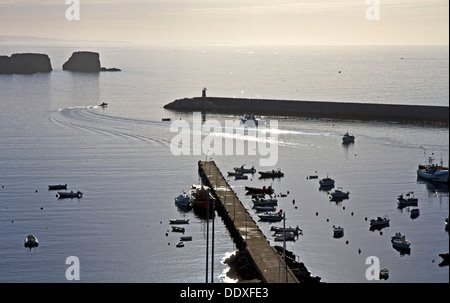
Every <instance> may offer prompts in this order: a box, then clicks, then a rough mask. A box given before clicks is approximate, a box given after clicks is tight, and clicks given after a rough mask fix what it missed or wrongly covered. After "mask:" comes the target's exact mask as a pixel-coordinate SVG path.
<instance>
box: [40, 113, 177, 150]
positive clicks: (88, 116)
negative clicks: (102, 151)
mask: <svg viewBox="0 0 450 303" xmlns="http://www.w3.org/2000/svg"><path fill="white" fill-rule="evenodd" d="M98 108H100V106H73V107H68V108H62V109H59V110H58V111H56V112H54V113H52V114H51V115H50V117H49V119H50V121H51V122H52V123H54V124H56V125H60V126H64V127H68V128H72V129H80V130H83V131H87V132H92V133H97V134H101V135H105V136H112V137H117V138H122V139H132V140H134V141H137V142H142V143H152V144H157V145H161V146H169V145H170V138H164V134H170V132H169V131H168V130H167V124H164V123H161V122H157V121H151V120H139V119H132V118H126V117H117V116H110V115H106V114H100V113H98V112H96V110H97V109H98Z"/></svg>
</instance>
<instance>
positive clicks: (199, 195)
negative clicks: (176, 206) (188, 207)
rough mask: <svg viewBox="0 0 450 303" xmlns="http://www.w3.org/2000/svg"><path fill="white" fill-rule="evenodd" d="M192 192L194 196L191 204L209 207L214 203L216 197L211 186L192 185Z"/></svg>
mask: <svg viewBox="0 0 450 303" xmlns="http://www.w3.org/2000/svg"><path fill="white" fill-rule="evenodd" d="M190 194H191V196H192V200H191V204H192V206H193V207H195V208H205V209H206V208H208V205H209V206H210V207H212V206H211V204H212V203H214V197H213V195H212V194H211V191H210V188H209V187H207V186H204V185H192V186H191V191H190Z"/></svg>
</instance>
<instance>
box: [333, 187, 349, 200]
mask: <svg viewBox="0 0 450 303" xmlns="http://www.w3.org/2000/svg"><path fill="white" fill-rule="evenodd" d="M349 194H350V193H349V192H348V191H347V192H344V191H343V190H342V187H338V188H337V189H336V190H335V191H333V192H332V193H330V195H331V199H332V200H333V199H334V200H343V199H348V196H349Z"/></svg>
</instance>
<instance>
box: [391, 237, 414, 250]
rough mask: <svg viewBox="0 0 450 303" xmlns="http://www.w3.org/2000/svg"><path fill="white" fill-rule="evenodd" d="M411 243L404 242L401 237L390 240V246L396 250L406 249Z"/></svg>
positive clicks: (403, 238)
mask: <svg viewBox="0 0 450 303" xmlns="http://www.w3.org/2000/svg"><path fill="white" fill-rule="evenodd" d="M410 245H411V243H410V242H409V241H406V239H405V236H404V235H403V236H401V237H400V238H396V239H393V240H392V246H393V247H394V248H398V249H408V248H409V247H410Z"/></svg>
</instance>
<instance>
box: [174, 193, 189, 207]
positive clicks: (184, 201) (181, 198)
mask: <svg viewBox="0 0 450 303" xmlns="http://www.w3.org/2000/svg"><path fill="white" fill-rule="evenodd" d="M191 201H192V196H191V195H188V194H186V193H185V192H183V193H182V194H181V195H178V196H177V197H176V198H175V203H176V204H177V205H179V206H182V207H189V206H191Z"/></svg>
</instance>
